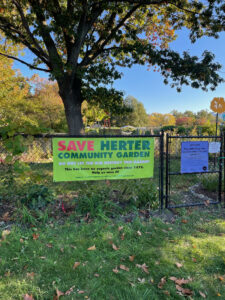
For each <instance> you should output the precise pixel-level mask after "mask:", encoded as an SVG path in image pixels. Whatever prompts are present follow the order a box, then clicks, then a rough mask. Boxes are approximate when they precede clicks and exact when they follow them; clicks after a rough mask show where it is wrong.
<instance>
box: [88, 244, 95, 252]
mask: <svg viewBox="0 0 225 300" xmlns="http://www.w3.org/2000/svg"><path fill="white" fill-rule="evenodd" d="M93 250H96V247H95V245H94V246H91V247H89V248H88V251H93Z"/></svg>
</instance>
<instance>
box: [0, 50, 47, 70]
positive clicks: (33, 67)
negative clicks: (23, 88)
mask: <svg viewBox="0 0 225 300" xmlns="http://www.w3.org/2000/svg"><path fill="white" fill-rule="evenodd" d="M0 55H2V56H5V57H7V58H10V59H14V60H17V61H19V62H20V63H22V64H24V65H26V66H28V67H29V68H31V69H35V70H38V71H43V72H48V73H49V72H51V70H47V69H42V68H38V67H35V66H33V65H31V64H29V63H27V62H25V61H23V60H21V59H19V58H17V57H14V56H12V55H8V54H5V53H1V52H0Z"/></svg>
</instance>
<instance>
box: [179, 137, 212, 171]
mask: <svg viewBox="0 0 225 300" xmlns="http://www.w3.org/2000/svg"><path fill="white" fill-rule="evenodd" d="M208 160H209V143H208V142H205V141H204V142H202V141H199V142H196V141H194V142H182V143H181V173H195V172H196V173H197V172H200V173H203V172H207V171H208Z"/></svg>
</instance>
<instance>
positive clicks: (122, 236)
mask: <svg viewBox="0 0 225 300" xmlns="http://www.w3.org/2000/svg"><path fill="white" fill-rule="evenodd" d="M124 237H125V234H124V233H122V234H121V237H120V238H121V240H122V241H123V240H124Z"/></svg>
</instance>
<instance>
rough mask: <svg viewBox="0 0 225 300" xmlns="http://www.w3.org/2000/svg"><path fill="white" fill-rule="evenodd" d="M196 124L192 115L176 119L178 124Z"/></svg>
mask: <svg viewBox="0 0 225 300" xmlns="http://www.w3.org/2000/svg"><path fill="white" fill-rule="evenodd" d="M194 124H195V120H194V119H193V118H191V117H180V118H177V119H176V125H177V126H191V125H194Z"/></svg>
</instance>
